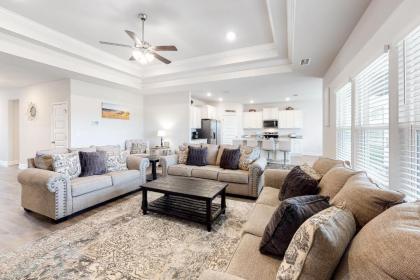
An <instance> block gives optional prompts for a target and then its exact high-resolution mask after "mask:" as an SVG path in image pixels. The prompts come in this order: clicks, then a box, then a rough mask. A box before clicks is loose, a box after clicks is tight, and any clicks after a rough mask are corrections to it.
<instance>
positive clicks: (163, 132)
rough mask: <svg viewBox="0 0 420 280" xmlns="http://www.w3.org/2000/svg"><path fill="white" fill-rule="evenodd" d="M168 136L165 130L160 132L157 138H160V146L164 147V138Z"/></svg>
mask: <svg viewBox="0 0 420 280" xmlns="http://www.w3.org/2000/svg"><path fill="white" fill-rule="evenodd" d="M165 135H166V133H165V131H164V130H158V132H157V136H158V137H160V146H161V147H163V137H164V136H165Z"/></svg>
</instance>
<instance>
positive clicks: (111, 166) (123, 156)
mask: <svg viewBox="0 0 420 280" xmlns="http://www.w3.org/2000/svg"><path fill="white" fill-rule="evenodd" d="M127 157H128V151H121V152H120V153H119V154H117V155H116V154H114V153H108V154H107V155H106V172H113V171H122V170H127Z"/></svg>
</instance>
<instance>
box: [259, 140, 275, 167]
mask: <svg viewBox="0 0 420 280" xmlns="http://www.w3.org/2000/svg"><path fill="white" fill-rule="evenodd" d="M261 149H262V150H263V151H266V152H267V161H270V152H273V153H274V159H276V142H275V141H274V139H273V138H270V139H264V140H262V145H261Z"/></svg>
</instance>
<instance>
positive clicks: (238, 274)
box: [200, 159, 420, 280]
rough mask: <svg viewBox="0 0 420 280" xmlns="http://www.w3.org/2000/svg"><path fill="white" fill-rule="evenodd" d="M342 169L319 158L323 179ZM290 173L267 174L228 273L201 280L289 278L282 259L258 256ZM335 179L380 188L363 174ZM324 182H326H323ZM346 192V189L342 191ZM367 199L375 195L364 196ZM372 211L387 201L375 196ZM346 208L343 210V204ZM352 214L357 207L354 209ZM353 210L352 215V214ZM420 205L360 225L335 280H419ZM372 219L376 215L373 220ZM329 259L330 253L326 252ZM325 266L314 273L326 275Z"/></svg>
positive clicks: (405, 206)
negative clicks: (283, 272) (281, 271)
mask: <svg viewBox="0 0 420 280" xmlns="http://www.w3.org/2000/svg"><path fill="white" fill-rule="evenodd" d="M337 164H338V165H343V166H344V163H339V162H338V161H334V160H329V159H320V160H318V162H317V163H316V164H315V166H314V169H317V171H322V173H323V174H325V173H326V172H328V171H329V169H331V168H333V167H334V166H337ZM288 173H289V171H288V170H274V169H271V170H266V171H265V173H264V177H265V186H264V188H263V191H262V192H261V195H260V197H259V198H258V200H257V201H256V204H255V207H254V209H253V210H252V212H251V213H250V215H249V217H248V220H247V222H246V223H245V224H244V226H243V233H242V237H241V240H240V243H239V245H238V247H237V249H236V251H235V253H234V255H233V257H232V259H231V261H230V263H229V265H228V267H227V270H226V271H224V272H221V271H211V270H206V271H204V273H203V274H202V275H201V277H200V280H252V279H259V280H274V279H277V280H280V279H289V278H287V277H281V276H279V275H277V273H278V271H279V267H280V265H281V264H282V261H283V259H282V258H278V257H273V256H270V255H265V254H262V253H260V250H259V246H260V242H261V239H262V236H263V234H264V231H265V228H266V225H267V224H268V223H269V221H270V219H271V217H272V215H273V213H274V212H275V211H276V209H277V207H278V206H279V205H280V203H281V202H280V201H279V198H278V195H279V191H280V189H281V188H282V186H283V182H284V179H285V178H286V176H287V174H288ZM347 174H348V173H347ZM338 177H339V176H336V177H335V178H332V179H331V180H330V182H327V183H328V184H344V185H345V184H347V186H346V185H345V186H346V188H347V189H349V190H351V191H352V190H354V192H356V194H355V195H356V198H357V197H360V196H359V195H360V194H357V192H358V190H360V189H359V187H360V186H363V188H364V187H366V188H367V189H368V190H369V189H370V188H373V189H374V188H377V186H376V185H374V184H373V182H372V181H371V180H370V179H369V178H368V177H367V176H366V174H365V173H357V172H355V173H354V175H352V176H351V177H349V178H347V177H348V176H347V175H345V176H341V178H338ZM324 183H325V182H324ZM343 189H344V187H343ZM366 195H372V194H369V193H366ZM371 200H372V201H373V204H375V205H373V206H372V207H373V208H376V207H378V206H379V205H381V207H383V205H384V201H383V200H382V198H380V197H379V196H374V195H372V197H371ZM343 207H344V205H343ZM353 209H354V208H353ZM353 209H352V211H353ZM362 211H365V212H367V213H363V216H366V215H367V216H368V217H369V215H371V213H369V212H370V211H371V209H365V210H362ZM353 213H354V215H355V219H356V220H360V217H359V216H360V213H358V212H357V211H353ZM419 214H420V202H416V203H401V204H398V205H396V206H392V207H390V208H389V209H388V210H385V211H384V212H382V213H381V214H379V215H378V216H376V217H374V218H372V220H371V221H369V222H367V221H366V222H367V224H365V225H363V226H361V227H360V228H359V229H358V232H357V233H356V235H355V236H354V237H353V240H352V241H351V242H350V244H349V245H348V246H347V250H346V252H345V253H344V255H343V256H342V257H341V259H340V260H339V263H338V265H336V266H334V268H333V269H334V270H333V271H335V272H334V274H333V275H330V276H331V278H334V279H366V280H374V279H415V278H417V279H418V276H419V275H420V260H419V259H418V249H414V248H420V216H419ZM371 217H373V215H371ZM332 238H334V237H332ZM324 253H325V254H326V255H327V256H328V254H329V253H332V252H324ZM320 261H321V262H323V263H324V264H325V263H328V262H329V261H330V260H329V258H328V257H326V258H321V259H320ZM322 269H323V268H322V267H321V266H317V267H316V268H315V269H314V270H315V271H317V273H319V275H322V273H323V271H322ZM290 279H328V278H324V277H320V276H318V274H316V275H312V276H308V275H304V276H302V275H301V276H299V277H297V278H290Z"/></svg>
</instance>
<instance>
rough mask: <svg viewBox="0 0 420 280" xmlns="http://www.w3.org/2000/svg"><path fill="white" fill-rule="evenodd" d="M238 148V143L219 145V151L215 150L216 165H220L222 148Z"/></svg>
mask: <svg viewBox="0 0 420 280" xmlns="http://www.w3.org/2000/svg"><path fill="white" fill-rule="evenodd" d="M237 148H239V145H226V144H225V145H220V147H219V152H217V158H216V165H217V166H220V160H221V159H222V154H223V150H224V149H237Z"/></svg>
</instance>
